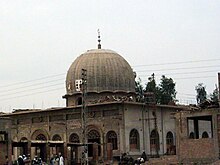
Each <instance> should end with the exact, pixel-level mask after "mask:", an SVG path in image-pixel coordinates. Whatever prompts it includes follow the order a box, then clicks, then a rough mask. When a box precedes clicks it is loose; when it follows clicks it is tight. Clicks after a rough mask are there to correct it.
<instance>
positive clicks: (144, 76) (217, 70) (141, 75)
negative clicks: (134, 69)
mask: <svg viewBox="0 0 220 165" xmlns="http://www.w3.org/2000/svg"><path fill="white" fill-rule="evenodd" d="M218 71H219V70H208V71H202V72H201V71H199V72H180V73H165V74H156V75H157V76H158V75H161V76H162V75H178V74H195V73H210V72H218ZM139 76H140V77H150V76H151V75H139Z"/></svg>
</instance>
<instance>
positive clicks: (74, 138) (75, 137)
mask: <svg viewBox="0 0 220 165" xmlns="http://www.w3.org/2000/svg"><path fill="white" fill-rule="evenodd" d="M69 141H70V142H72V143H79V142H80V141H79V136H78V135H77V134H76V133H72V134H71V135H70V138H69Z"/></svg>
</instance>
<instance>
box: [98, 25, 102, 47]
mask: <svg viewBox="0 0 220 165" xmlns="http://www.w3.org/2000/svg"><path fill="white" fill-rule="evenodd" d="M98 42H99V44H98V49H101V37H100V31H99V29H98Z"/></svg>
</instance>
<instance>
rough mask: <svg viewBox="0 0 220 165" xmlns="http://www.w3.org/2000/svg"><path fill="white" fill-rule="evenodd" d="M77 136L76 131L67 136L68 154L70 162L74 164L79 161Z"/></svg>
mask: <svg viewBox="0 0 220 165" xmlns="http://www.w3.org/2000/svg"><path fill="white" fill-rule="evenodd" d="M79 144H80V140H79V136H78V135H77V134H76V133H72V134H71V135H70V137H69V143H68V152H69V153H68V154H69V156H70V164H76V163H79V162H80V160H79V156H80V155H79V153H78V152H79V151H78V148H79Z"/></svg>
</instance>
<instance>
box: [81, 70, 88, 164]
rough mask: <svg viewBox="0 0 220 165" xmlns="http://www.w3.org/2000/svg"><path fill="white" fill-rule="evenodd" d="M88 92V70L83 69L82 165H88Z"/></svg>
mask: <svg viewBox="0 0 220 165" xmlns="http://www.w3.org/2000/svg"><path fill="white" fill-rule="evenodd" d="M86 90H87V70H86V69H82V111H81V120H82V121H81V125H82V144H83V150H82V161H81V164H82V165H88V148H87V137H86V124H87V123H86V122H87V120H86V115H87V114H86Z"/></svg>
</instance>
